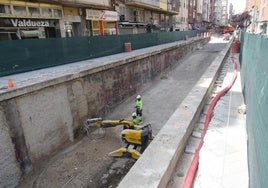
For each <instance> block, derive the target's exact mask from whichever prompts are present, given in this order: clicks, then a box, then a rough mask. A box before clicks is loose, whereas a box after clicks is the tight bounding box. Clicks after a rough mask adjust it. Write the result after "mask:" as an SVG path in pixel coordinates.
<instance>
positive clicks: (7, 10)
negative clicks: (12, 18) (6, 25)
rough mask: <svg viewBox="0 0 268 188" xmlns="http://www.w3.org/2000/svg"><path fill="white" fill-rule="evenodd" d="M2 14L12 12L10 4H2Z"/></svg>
mask: <svg viewBox="0 0 268 188" xmlns="http://www.w3.org/2000/svg"><path fill="white" fill-rule="evenodd" d="M0 14H11V10H10V6H9V5H0Z"/></svg>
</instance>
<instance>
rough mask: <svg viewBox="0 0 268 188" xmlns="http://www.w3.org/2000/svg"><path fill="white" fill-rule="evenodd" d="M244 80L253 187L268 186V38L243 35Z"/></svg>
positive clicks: (241, 57) (262, 187) (241, 55)
mask: <svg viewBox="0 0 268 188" xmlns="http://www.w3.org/2000/svg"><path fill="white" fill-rule="evenodd" d="M240 50H241V51H240V62H241V80H242V87H243V94H244V99H245V103H246V106H247V115H246V127H247V135H248V165H249V185H250V186H249V187H252V188H265V187H268V178H267V177H268V138H267V137H268V38H267V36H264V35H256V34H250V33H246V32H242V33H241V48H240Z"/></svg>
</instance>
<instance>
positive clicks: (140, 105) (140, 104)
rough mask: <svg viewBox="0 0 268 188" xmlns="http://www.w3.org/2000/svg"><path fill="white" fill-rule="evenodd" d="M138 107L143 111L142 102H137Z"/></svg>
mask: <svg viewBox="0 0 268 188" xmlns="http://www.w3.org/2000/svg"><path fill="white" fill-rule="evenodd" d="M136 106H138V107H139V108H140V110H142V100H136Z"/></svg>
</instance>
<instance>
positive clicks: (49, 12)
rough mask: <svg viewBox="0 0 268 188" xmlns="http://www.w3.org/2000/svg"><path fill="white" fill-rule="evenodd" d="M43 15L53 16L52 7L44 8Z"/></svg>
mask: <svg viewBox="0 0 268 188" xmlns="http://www.w3.org/2000/svg"><path fill="white" fill-rule="evenodd" d="M41 10H42V16H45V17H52V11H51V9H50V8H42V9H41Z"/></svg>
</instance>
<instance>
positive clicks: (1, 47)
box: [0, 30, 205, 76]
mask: <svg viewBox="0 0 268 188" xmlns="http://www.w3.org/2000/svg"><path fill="white" fill-rule="evenodd" d="M204 32H205V31H200V30H199V31H197V30H195V31H174V32H160V33H143V34H131V35H109V36H87V37H72V38H48V39H27V40H13V41H0V52H1V55H0V76H7V75H11V74H16V73H21V72H28V71H32V70H37V69H42V68H47V67H52V66H57V65H63V64H67V63H73V62H78V61H82V60H87V59H92V58H97V57H102V56H107V55H112V54H116V53H121V52H124V44H125V43H128V42H130V43H131V47H132V49H133V50H136V49H141V48H145V47H150V46H155V45H160V44H164V43H170V42H174V41H179V40H183V39H184V37H185V36H186V35H187V36H188V37H189V38H190V37H195V36H197V34H200V33H204Z"/></svg>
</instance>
